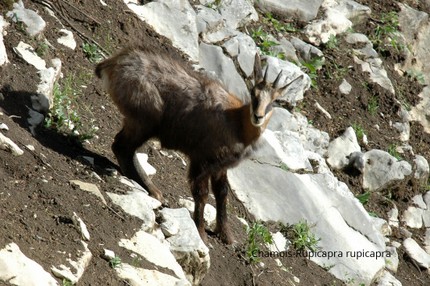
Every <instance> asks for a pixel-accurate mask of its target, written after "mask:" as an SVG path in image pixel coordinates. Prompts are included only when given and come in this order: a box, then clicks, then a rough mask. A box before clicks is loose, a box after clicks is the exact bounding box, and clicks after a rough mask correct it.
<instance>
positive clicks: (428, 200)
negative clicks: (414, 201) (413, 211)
mask: <svg viewBox="0 0 430 286" xmlns="http://www.w3.org/2000/svg"><path fill="white" fill-rule="evenodd" d="M423 199H424V202H425V203H426V205H427V208H429V209H430V191H427V192H426V193H425V194H424V196H423Z"/></svg>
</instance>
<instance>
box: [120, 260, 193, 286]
mask: <svg viewBox="0 0 430 286" xmlns="http://www.w3.org/2000/svg"><path fill="white" fill-rule="evenodd" d="M115 271H116V272H117V274H118V276H119V277H121V278H122V279H124V280H125V281H127V284H128V285H131V286H153V285H157V286H172V285H174V286H191V284H190V283H189V282H188V281H187V280H185V279H178V278H176V277H174V276H171V275H168V274H165V273H162V272H160V271H157V270H149V269H144V268H137V267H133V266H131V265H129V264H127V263H122V264H121V267H117V268H115Z"/></svg>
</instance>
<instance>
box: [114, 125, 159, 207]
mask: <svg viewBox="0 0 430 286" xmlns="http://www.w3.org/2000/svg"><path fill="white" fill-rule="evenodd" d="M135 126H137V124H133V123H130V122H127V121H124V125H123V128H122V130H121V131H120V132H119V133H118V134H117V135H116V136H115V140H114V142H113V144H112V151H113V153H114V154H115V156H116V158H117V160H118V164H119V166H120V168H121V172H122V173H123V175H124V176H127V177H128V178H130V179H132V180H134V181H136V182H137V183H138V184H139V185H141V186H142V187H143V188H144V189H146V190H147V191H148V192H149V194H150V195H151V196H152V197H154V198H156V199H157V200H159V201H161V202H164V199H163V195H162V193H161V191H160V190H159V189H158V188H157V187H156V186H155V185H154V184H153V183H152V181H151V179H150V178H149V177H148V175H147V174H146V173H145V172H144V171H143V170H142V168H140V167H139V168H136V166H135V163H134V161H133V156H134V153H135V151H136V149H137V148H139V147H140V146H141V145H142V144H143V143H144V142H145V141H146V140H148V139H149V138H151V137H152V132H151V130H145V129H144V127H143V126H139V127H135Z"/></svg>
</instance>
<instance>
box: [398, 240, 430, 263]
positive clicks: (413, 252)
mask: <svg viewBox="0 0 430 286" xmlns="http://www.w3.org/2000/svg"><path fill="white" fill-rule="evenodd" d="M403 247H405V249H406V253H407V254H408V255H409V256H410V257H411V258H412V259H413V260H415V261H416V262H417V263H418V265H420V266H422V267H424V268H427V269H428V268H430V254H428V253H427V252H425V251H424V249H422V248H421V246H419V245H418V243H417V242H416V241H415V240H413V239H412V238H407V239H405V240H404V241H403Z"/></svg>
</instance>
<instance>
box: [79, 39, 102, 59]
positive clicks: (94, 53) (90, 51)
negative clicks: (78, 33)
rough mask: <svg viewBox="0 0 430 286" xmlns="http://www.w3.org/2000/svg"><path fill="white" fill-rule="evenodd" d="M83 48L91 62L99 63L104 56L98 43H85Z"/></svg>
mask: <svg viewBox="0 0 430 286" xmlns="http://www.w3.org/2000/svg"><path fill="white" fill-rule="evenodd" d="M82 50H83V51H84V54H85V56H86V57H87V59H88V60H89V61H90V62H91V63H97V62H99V61H100V60H101V59H102V58H103V57H102V54H101V53H100V50H99V47H98V46H97V45H96V44H90V43H84V44H82Z"/></svg>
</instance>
